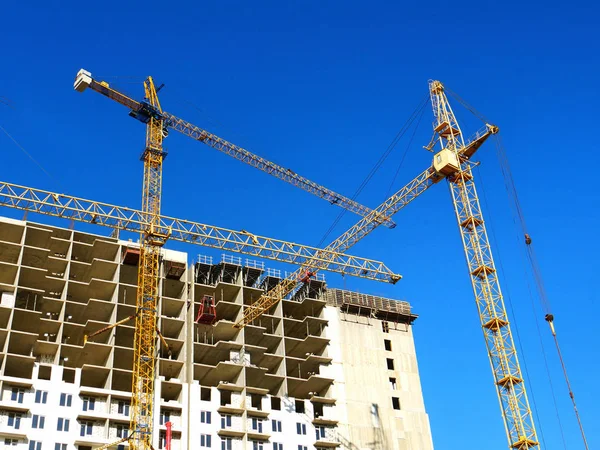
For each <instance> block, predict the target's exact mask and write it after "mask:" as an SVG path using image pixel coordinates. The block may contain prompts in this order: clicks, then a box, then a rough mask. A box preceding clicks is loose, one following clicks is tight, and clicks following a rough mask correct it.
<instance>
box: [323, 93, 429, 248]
mask: <svg viewBox="0 0 600 450" xmlns="http://www.w3.org/2000/svg"><path fill="white" fill-rule="evenodd" d="M428 103H429V95H428V94H427V95H426V96H425V98H424V99H423V100H421V102H419V104H418V105H417V107H416V108H415V110H414V111H413V112H412V114H411V115H410V116H409V118H408V119H407V120H406V122H405V123H404V125H402V127H401V128H400V130H399V131H398V133H396V136H394V139H392V142H390V144H389V145H388V146H387V148H386V149H385V151H384V152H383V154H382V155H381V156H380V157H379V160H377V162H376V163H375V165H374V166H373V168H372V169H371V171H370V172H369V173H368V174H367V176H366V177H365V178H364V179H363V181H362V182H361V183H360V185H359V186H358V188H357V189H356V191H355V192H354V194H353V195H352V197H351V200H353V201H355V200H356V199H357V198H358V196H359V195H360V193H361V192H362V191H363V189H364V188H365V187H366V186H367V184H369V182H370V181H371V179H372V178H373V176H374V175H375V174H376V173H377V171H378V170H379V169H380V168H381V166H382V165H383V163H384V162H385V161H386V159H387V158H388V156H389V155H390V153H391V152H392V150H394V148H395V147H396V145H398V142H400V139H402V137H403V136H404V134H405V133H406V132H407V131H408V130H409V129H410V127H411V126H412V124H413V123H414V121H415V120H416V119H417V117H418V118H419V122H420V121H421V117H423V113H424V112H425V106H427V104H428ZM417 127H418V125H417ZM415 131H416V130H415ZM413 137H414V133H413ZM411 142H412V137H411ZM407 150H408V147H407V149H406V150H405V152H404V155H403V156H402V159H401V162H400V166H401V165H402V162H403V161H404V157H405V156H406V151H407ZM400 166H399V167H398V170H397V171H396V175H397V174H398V171H399V170H400ZM395 177H396V176H394V180H395ZM392 183H393V181H392ZM388 197H389V192H388V195H386V196H385V198H388ZM346 211H347V210H345V209H344V210H342V211H340V213H339V214H338V215H337V217H336V218H335V220H334V221H333V223H332V224H331V226H330V227H329V228H328V229H327V231H326V232H325V234H324V235H323V237H322V238H321V240H320V241H319V244H318V245H317V246H318V247H321V246H322V245H323V244H324V243H325V241H326V240H327V238H328V237H329V235H330V234H331V233H332V232H333V230H334V229H335V227H336V226H337V224H338V223H339V222H340V220H342V218H343V217H344V215H345V214H346Z"/></svg>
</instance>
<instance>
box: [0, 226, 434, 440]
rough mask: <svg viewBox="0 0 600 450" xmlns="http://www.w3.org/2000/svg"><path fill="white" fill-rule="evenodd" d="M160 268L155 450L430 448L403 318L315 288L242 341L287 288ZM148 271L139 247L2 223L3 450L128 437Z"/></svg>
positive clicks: (226, 269)
mask: <svg viewBox="0 0 600 450" xmlns="http://www.w3.org/2000/svg"><path fill="white" fill-rule="evenodd" d="M161 256H162V258H161V264H160V281H159V293H160V294H159V301H158V311H159V314H160V315H159V319H158V330H159V332H160V334H161V336H162V338H163V339H162V342H161V343H160V347H159V348H158V355H157V362H156V371H155V373H156V382H155V390H154V395H155V399H154V401H155V405H156V407H155V413H154V417H153V420H154V423H153V428H154V434H153V436H154V437H153V439H154V440H153V446H154V448H155V449H163V448H166V447H167V446H170V448H171V449H172V450H186V449H197V448H216V449H226V450H230V449H237V450H239V449H252V450H257V449H260V450H271V449H273V450H282V449H285V450H287V449H290V450H296V449H298V450H309V449H310V450H315V449H319V450H322V449H329V448H340V449H348V450H366V449H371V450H407V449H421V450H429V449H432V448H433V445H432V440H431V433H430V427H429V421H428V417H427V414H426V412H425V407H424V403H423V396H422V393H421V386H420V381H419V374H418V369H417V359H416V353H415V347H414V342H413V336H412V324H413V322H414V320H415V318H416V315H414V314H413V313H412V312H411V308H410V305H409V304H408V303H406V302H401V301H394V300H388V299H384V298H380V297H374V296H369V295H364V294H360V293H356V292H349V291H343V290H339V289H331V288H328V287H327V286H326V284H325V279H324V278H323V277H313V278H311V279H309V280H307V282H306V283H303V284H302V287H301V288H300V289H298V290H295V291H294V292H293V293H292V294H291V295H289V296H288V297H287V298H285V299H284V300H283V301H281V302H279V303H277V304H276V305H274V306H273V307H272V308H271V309H270V310H269V311H268V313H267V314H263V315H262V316H261V317H259V318H258V319H256V320H255V321H254V322H253V323H251V324H248V325H247V326H245V327H244V328H241V329H238V328H234V327H233V326H232V324H234V323H235V322H236V321H237V320H239V319H240V317H241V316H242V314H243V308H244V305H249V304H252V303H253V302H255V301H256V299H258V298H259V297H260V296H261V295H262V294H264V292H265V291H266V290H268V289H270V288H271V287H273V286H275V285H276V284H277V283H278V282H279V281H280V280H281V279H282V277H284V276H285V274H282V273H280V272H279V271H278V270H274V269H270V268H266V267H264V265H263V263H262V262H258V261H252V260H242V259H241V258H239V257H235V256H230V255H222V257H221V258H220V259H219V260H213V259H212V258H210V257H204V256H197V257H196V256H195V257H194V258H189V257H188V255H187V254H186V253H183V252H177V251H172V250H168V249H165V248H163V249H162V250H161ZM139 259H140V253H139V246H138V245H137V244H136V243H135V242H128V241H122V240H119V239H116V238H111V237H105V236H99V235H93V234H89V233H83V232H79V231H76V230H72V229H64V228H57V227H52V226H47V225H41V224H36V223H32V222H26V221H19V220H13V219H7V218H0V295H1V302H0V439H1V440H2V441H0V442H4V445H5V446H10V447H11V448H14V447H16V448H17V449H19V448H20V449H27V448H28V449H32V450H52V449H57V450H73V449H79V450H88V449H93V448H96V447H98V446H102V445H105V444H110V443H112V442H115V441H116V440H118V439H119V438H122V437H126V435H127V433H128V432H129V421H130V417H129V416H130V401H131V390H132V362H133V359H134V358H133V353H134V350H133V338H134V323H133V321H127V320H126V319H128V318H130V317H132V316H135V314H136V295H137V273H138V267H137V266H138V263H139ZM117 322H122V323H121V324H120V325H119V326H117V327H114V328H111V329H109V330H108V331H106V332H103V333H97V332H98V331H99V330H102V329H103V328H105V327H109V326H110V325H112V324H115V323H117ZM127 446H128V444H127V443H123V444H120V445H119V447H123V448H125V447H127ZM112 448H117V445H115V446H114V447H112Z"/></svg>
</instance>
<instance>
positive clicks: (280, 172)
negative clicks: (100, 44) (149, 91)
mask: <svg viewBox="0 0 600 450" xmlns="http://www.w3.org/2000/svg"><path fill="white" fill-rule="evenodd" d="M74 87H75V90H77V91H78V92H83V91H85V90H86V89H87V88H89V89H91V90H93V91H95V92H98V93H100V94H102V95H104V96H106V97H108V98H110V99H111V100H114V101H116V102H117V103H120V104H121V105H123V106H126V107H127V108H129V109H130V112H129V115H130V116H132V117H134V118H135V119H138V120H139V121H141V122H142V123H146V124H147V123H148V122H149V121H150V120H151V118H154V120H160V122H161V124H162V126H163V133H165V134H166V132H167V130H168V129H171V130H175V131H177V132H179V133H181V134H183V135H185V136H189V137H191V138H192V139H194V140H197V141H200V142H202V143H204V144H206V145H208V146H209V147H212V148H214V149H216V150H219V151H221V152H223V153H225V154H227V155H229V156H231V157H233V158H235V159H237V160H239V161H242V162H244V163H246V164H248V165H250V166H252V167H255V168H257V169H259V170H262V171H263V172H266V173H268V174H269V175H272V176H274V177H276V178H279V179H281V180H283V181H286V182H287V183H290V184H292V185H294V186H297V187H299V188H300V189H303V190H305V191H307V192H309V193H311V194H313V195H316V196H317V197H320V198H322V199H324V200H327V201H328V202H329V203H331V204H332V205H337V206H339V207H341V208H344V209H346V210H348V211H351V212H353V213H355V214H358V215H361V216H367V215H368V214H369V213H370V212H371V210H370V209H369V208H367V207H366V206H363V205H361V204H360V203H358V202H356V201H354V200H352V199H350V198H347V197H345V196H343V195H341V194H338V193H336V192H334V191H332V190H331V189H328V188H326V187H324V186H321V185H320V184H317V183H315V182H313V181H310V180H308V179H306V178H304V177H303V176H301V175H298V174H297V173H296V172H294V171H293V170H291V169H287V168H284V167H282V166H280V165H278V164H275V163H274V162H271V161H268V160H267V159H265V158H261V157H260V156H258V155H255V154H254V153H251V152H249V151H248V150H246V149H243V148H241V147H239V146H237V145H235V144H232V143H231V142H228V141H226V140H225V139H222V138H220V137H219V136H216V135H215V134H213V133H211V132H209V131H207V130H204V129H202V128H200V127H198V126H196V125H193V124H191V123H189V122H187V121H185V120H183V119H180V118H179V117H176V116H174V115H173V114H170V113H168V112H166V111H162V109H160V105H158V108H157V107H156V105H154V104H153V103H152V101H151V99H149V98H148V97H147V98H146V100H145V101H141V102H138V101H137V100H134V99H132V98H130V97H129V96H127V95H125V94H124V93H122V92H119V91H117V90H116V89H113V88H112V87H110V85H109V84H108V83H107V82H106V81H96V80H94V79H93V78H92V74H91V73H90V72H88V71H87V70H84V69H81V70H80V71H79V72H78V73H77V78H76V79H75V85H74ZM162 87H163V85H161V86H160V87H159V88H158V89H157V91H158V90H160V89H161V88H162ZM383 219H384V220H385V222H384V223H385V226H387V227H389V228H393V227H394V226H395V224H394V222H393V221H391V220H390V219H389V218H383Z"/></svg>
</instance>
